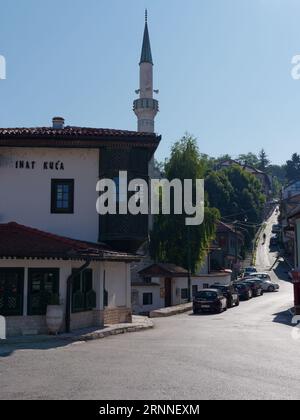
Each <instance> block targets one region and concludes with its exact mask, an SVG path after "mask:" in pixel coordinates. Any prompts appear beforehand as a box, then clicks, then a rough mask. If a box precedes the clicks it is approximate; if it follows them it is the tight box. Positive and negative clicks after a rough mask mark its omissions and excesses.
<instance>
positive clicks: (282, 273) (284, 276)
mask: <svg viewBox="0 0 300 420" xmlns="http://www.w3.org/2000/svg"><path fill="white" fill-rule="evenodd" d="M289 271H290V268H289V266H288V265H287V264H286V263H285V262H283V261H281V262H280V263H279V264H278V265H277V267H276V268H275V269H274V273H275V274H276V276H277V277H278V278H279V280H282V281H286V282H289V283H291V280H290V278H289V275H288V273H289Z"/></svg>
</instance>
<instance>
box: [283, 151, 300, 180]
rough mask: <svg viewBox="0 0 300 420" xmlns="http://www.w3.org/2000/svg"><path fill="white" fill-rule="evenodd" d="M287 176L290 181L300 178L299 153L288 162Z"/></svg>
mask: <svg viewBox="0 0 300 420" xmlns="http://www.w3.org/2000/svg"><path fill="white" fill-rule="evenodd" d="M286 177H287V180H288V181H289V182H291V181H299V180H300V155H298V154H297V153H294V154H293V156H292V159H291V160H288V161H287V163H286Z"/></svg>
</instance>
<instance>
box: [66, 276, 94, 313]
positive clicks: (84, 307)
mask: <svg viewBox="0 0 300 420" xmlns="http://www.w3.org/2000/svg"><path fill="white" fill-rule="evenodd" d="M75 271H76V270H73V274H75ZM86 274H89V275H90V276H91V277H90V279H88V278H86V277H85V276H86ZM93 274H94V272H93V270H92V269H91V268H87V269H86V270H84V271H83V272H82V273H81V274H79V276H77V277H79V278H77V279H76V277H75V278H74V279H73V284H72V313H73V314H76V313H80V312H89V311H92V310H94V309H95V307H96V292H95V291H94V288H93ZM78 280H79V283H80V284H79V288H78V290H76V291H75V287H74V286H75V283H76V281H78ZM87 280H90V281H91V284H90V287H89V288H87V284H86V282H87Z"/></svg>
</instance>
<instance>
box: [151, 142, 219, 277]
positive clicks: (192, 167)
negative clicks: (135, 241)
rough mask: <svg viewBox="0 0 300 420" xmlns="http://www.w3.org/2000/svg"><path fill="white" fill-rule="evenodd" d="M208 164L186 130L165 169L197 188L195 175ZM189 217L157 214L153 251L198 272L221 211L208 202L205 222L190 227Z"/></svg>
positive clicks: (170, 175) (161, 258)
mask: <svg viewBox="0 0 300 420" xmlns="http://www.w3.org/2000/svg"><path fill="white" fill-rule="evenodd" d="M207 168H208V165H207V159H206V158H204V157H203V156H202V155H201V154H200V152H199V149H198V146H197V140H196V139H195V138H194V137H192V136H190V135H188V134H187V135H185V136H184V137H183V138H182V139H181V140H180V141H178V142H176V143H175V144H174V146H173V148H172V151H171V157H170V159H169V160H168V161H166V163H165V168H164V169H165V175H166V178H167V179H169V180H170V181H171V180H173V179H180V180H182V181H183V180H184V179H192V180H193V181H194V189H195V186H196V179H202V178H203V177H204V174H205V172H206V171H207ZM194 204H195V203H194ZM171 213H172V212H171ZM186 217H187V216H186V215H185V214H183V215H175V214H171V215H159V216H157V217H156V218H155V222H154V228H153V231H152V233H151V242H150V253H151V256H152V258H153V259H154V260H155V261H160V262H168V263H174V264H178V265H180V266H182V267H184V268H186V269H188V268H191V271H192V272H195V271H196V268H197V266H198V264H199V263H200V262H201V261H202V259H203V256H204V255H205V254H206V253H207V249H208V247H209V245H210V243H211V241H212V240H213V238H214V236H215V230H216V223H217V220H218V219H219V217H220V214H219V212H218V211H217V210H216V209H212V208H209V207H208V206H206V208H205V219H204V223H203V224H202V225H199V226H189V227H188V226H186V224H185V219H186ZM189 261H190V267H189Z"/></svg>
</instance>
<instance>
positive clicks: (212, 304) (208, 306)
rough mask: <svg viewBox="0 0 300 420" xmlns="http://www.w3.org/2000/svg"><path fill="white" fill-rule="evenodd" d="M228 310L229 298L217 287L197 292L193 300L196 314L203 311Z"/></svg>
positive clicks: (217, 311) (220, 311) (218, 311)
mask: <svg viewBox="0 0 300 420" xmlns="http://www.w3.org/2000/svg"><path fill="white" fill-rule="evenodd" d="M226 310H227V299H226V298H225V297H224V296H223V294H222V292H220V291H219V290H215V289H205V290H201V291H200V292H197V293H196V295H195V297H194V301H193V311H194V314H198V313H201V312H216V313H219V314H220V313H222V312H223V311H226Z"/></svg>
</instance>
